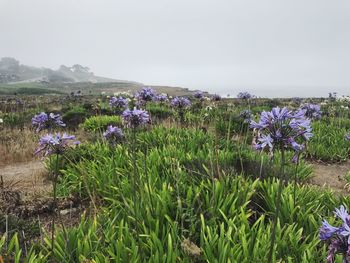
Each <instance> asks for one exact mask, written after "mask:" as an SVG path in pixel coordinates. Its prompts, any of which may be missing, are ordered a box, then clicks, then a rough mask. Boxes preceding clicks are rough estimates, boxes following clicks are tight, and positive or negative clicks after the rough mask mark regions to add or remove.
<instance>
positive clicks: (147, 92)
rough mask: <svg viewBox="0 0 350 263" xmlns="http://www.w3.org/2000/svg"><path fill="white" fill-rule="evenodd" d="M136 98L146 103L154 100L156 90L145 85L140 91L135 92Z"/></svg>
mask: <svg viewBox="0 0 350 263" xmlns="http://www.w3.org/2000/svg"><path fill="white" fill-rule="evenodd" d="M135 97H136V99H137V100H138V101H139V102H141V103H145V102H147V101H152V100H154V99H155V97H156V92H155V90H154V89H152V88H149V87H143V88H142V89H141V90H140V91H138V92H137V93H136V94H135Z"/></svg>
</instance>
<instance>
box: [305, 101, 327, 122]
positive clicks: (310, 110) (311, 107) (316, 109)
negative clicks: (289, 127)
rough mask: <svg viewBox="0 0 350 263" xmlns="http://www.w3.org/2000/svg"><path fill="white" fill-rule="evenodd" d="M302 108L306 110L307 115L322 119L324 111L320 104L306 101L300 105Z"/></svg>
mask: <svg viewBox="0 0 350 263" xmlns="http://www.w3.org/2000/svg"><path fill="white" fill-rule="evenodd" d="M300 108H301V109H302V110H304V111H305V116H306V117H308V118H310V119H314V120H319V119H321V116H322V112H321V107H320V105H317V104H312V103H306V104H304V105H302V106H301V107H300Z"/></svg>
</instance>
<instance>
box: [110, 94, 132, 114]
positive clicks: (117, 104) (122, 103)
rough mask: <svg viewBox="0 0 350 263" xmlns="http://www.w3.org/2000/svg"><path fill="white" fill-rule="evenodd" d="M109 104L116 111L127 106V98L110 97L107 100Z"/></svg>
mask: <svg viewBox="0 0 350 263" xmlns="http://www.w3.org/2000/svg"><path fill="white" fill-rule="evenodd" d="M109 106H111V108H112V109H114V110H116V111H119V112H120V111H123V110H125V109H127V108H128V100H127V99H126V98H123V97H112V98H111V99H110V100H109Z"/></svg>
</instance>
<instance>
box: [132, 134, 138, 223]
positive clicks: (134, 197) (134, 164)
mask: <svg viewBox="0 0 350 263" xmlns="http://www.w3.org/2000/svg"><path fill="white" fill-rule="evenodd" d="M135 144H136V131H135V128H134V129H133V130H132V165H133V168H134V176H133V177H134V178H133V187H134V189H133V199H134V200H133V202H134V213H135V219H136V215H137V205H136V200H137V196H136V188H137V187H136V177H137V167H136V146H135Z"/></svg>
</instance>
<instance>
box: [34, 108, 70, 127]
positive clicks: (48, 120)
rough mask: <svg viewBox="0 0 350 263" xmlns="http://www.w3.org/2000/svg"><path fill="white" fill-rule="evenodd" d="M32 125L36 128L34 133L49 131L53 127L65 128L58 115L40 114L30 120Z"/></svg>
mask: <svg viewBox="0 0 350 263" xmlns="http://www.w3.org/2000/svg"><path fill="white" fill-rule="evenodd" d="M32 125H33V127H34V128H36V132H39V131H41V130H43V129H51V128H53V127H55V126H60V127H65V126H66V124H64V123H63V121H62V117H61V116H60V115H59V114H53V113H50V114H47V113H45V112H41V113H40V114H37V115H35V116H34V117H33V118H32Z"/></svg>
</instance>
